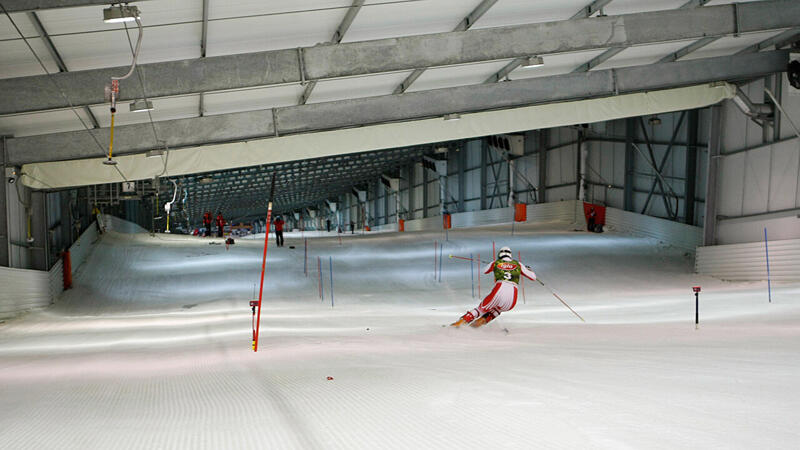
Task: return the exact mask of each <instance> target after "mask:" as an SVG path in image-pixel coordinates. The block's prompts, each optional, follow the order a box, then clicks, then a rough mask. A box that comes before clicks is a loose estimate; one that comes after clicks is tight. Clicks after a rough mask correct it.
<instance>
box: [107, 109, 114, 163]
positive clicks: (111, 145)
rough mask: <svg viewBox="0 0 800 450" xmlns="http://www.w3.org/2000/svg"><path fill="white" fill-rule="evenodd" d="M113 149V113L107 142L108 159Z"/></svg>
mask: <svg viewBox="0 0 800 450" xmlns="http://www.w3.org/2000/svg"><path fill="white" fill-rule="evenodd" d="M113 148H114V113H113V112H112V113H111V140H110V141H109V142H108V159H111V152H112V149H113Z"/></svg>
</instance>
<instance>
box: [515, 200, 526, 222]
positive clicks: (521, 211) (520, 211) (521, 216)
mask: <svg viewBox="0 0 800 450" xmlns="http://www.w3.org/2000/svg"><path fill="white" fill-rule="evenodd" d="M527 220H528V205H526V204H524V203H515V204H514V221H515V222H526V221H527Z"/></svg>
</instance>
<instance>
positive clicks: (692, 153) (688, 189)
mask: <svg viewBox="0 0 800 450" xmlns="http://www.w3.org/2000/svg"><path fill="white" fill-rule="evenodd" d="M699 117H700V111H699V110H697V109H693V110H691V111H689V121H688V122H687V124H686V125H687V127H686V144H687V147H686V181H685V183H686V184H685V186H684V190H683V192H685V193H686V201H685V202H684V204H683V206H684V210H683V217H684V222H685V223H687V224H689V225H694V207H695V205H694V197H695V191H696V188H697V127H698V124H699Z"/></svg>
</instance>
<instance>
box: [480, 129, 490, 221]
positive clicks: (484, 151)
mask: <svg viewBox="0 0 800 450" xmlns="http://www.w3.org/2000/svg"><path fill="white" fill-rule="evenodd" d="M488 160H489V143H488V142H487V141H486V138H483V139H481V210H484V209H486V183H487V181H488V180H487V177H486V162H487V161H488Z"/></svg>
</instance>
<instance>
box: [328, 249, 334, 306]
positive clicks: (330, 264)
mask: <svg viewBox="0 0 800 450" xmlns="http://www.w3.org/2000/svg"><path fill="white" fill-rule="evenodd" d="M328 267H329V268H330V269H331V308H333V256H329V257H328Z"/></svg>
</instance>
